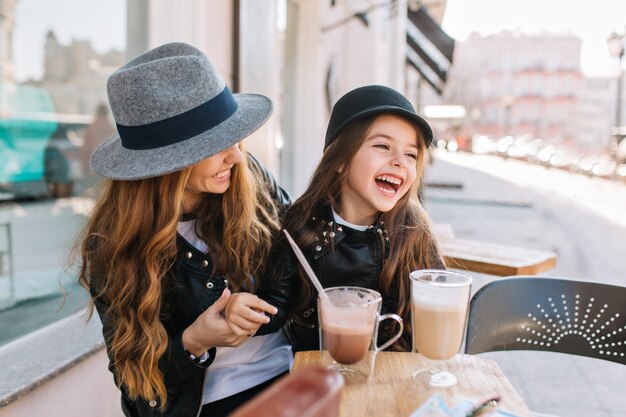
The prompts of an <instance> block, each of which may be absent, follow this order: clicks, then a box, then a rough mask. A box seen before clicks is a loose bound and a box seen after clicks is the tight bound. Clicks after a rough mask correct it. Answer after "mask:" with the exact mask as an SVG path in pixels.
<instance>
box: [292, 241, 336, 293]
mask: <svg viewBox="0 0 626 417" xmlns="http://www.w3.org/2000/svg"><path fill="white" fill-rule="evenodd" d="M283 232H285V236H287V240H288V241H289V244H290V245H291V249H293V251H294V253H295V254H296V257H297V258H298V260H299V261H300V264H301V265H302V267H303V268H304V270H305V271H306V273H307V275H308V276H309V278H310V279H311V282H312V283H313V285H314V286H315V288H316V289H317V292H318V293H319V294H320V296H321V297H322V298H323V299H325V300H327V301H330V298H328V294H326V291H324V287H322V283H321V282H320V280H319V279H317V277H316V276H315V272H313V269H311V265H309V263H308V262H307V260H306V258H305V257H304V254H303V253H302V251H301V250H300V248H299V247H298V245H297V244H296V242H294V241H293V239H292V238H291V235H290V234H289V232H288V231H287V230H286V229H283Z"/></svg>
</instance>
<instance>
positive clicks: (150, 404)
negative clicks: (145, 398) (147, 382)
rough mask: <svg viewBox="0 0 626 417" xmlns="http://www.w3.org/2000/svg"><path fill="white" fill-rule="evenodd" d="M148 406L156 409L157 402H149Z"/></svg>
mask: <svg viewBox="0 0 626 417" xmlns="http://www.w3.org/2000/svg"><path fill="white" fill-rule="evenodd" d="M148 405H149V406H150V407H152V408H154V407H156V406H157V402H156V401H154V400H150V402H149V403H148Z"/></svg>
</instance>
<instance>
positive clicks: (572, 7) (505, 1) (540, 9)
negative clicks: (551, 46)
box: [442, 0, 626, 76]
mask: <svg viewBox="0 0 626 417" xmlns="http://www.w3.org/2000/svg"><path fill="white" fill-rule="evenodd" d="M442 27H443V29H444V30H445V31H446V32H447V33H448V34H449V35H450V36H452V37H453V38H455V39H458V40H464V39H467V37H468V35H469V34H470V33H471V32H473V31H476V32H478V33H480V34H481V35H488V34H493V33H497V32H500V31H502V30H506V29H510V30H513V29H519V30H520V31H522V32H533V33H537V32H541V31H548V32H553V33H560V32H564V31H569V32H570V33H573V34H575V35H578V36H579V37H580V38H581V39H582V41H583V44H582V50H581V67H582V70H583V72H584V73H585V74H586V75H603V76H607V75H614V74H615V73H616V71H617V63H616V59H615V58H611V56H610V55H609V52H608V49H607V44H606V39H607V37H608V36H609V34H610V33H611V32H613V31H616V32H620V33H623V32H624V30H626V0H593V1H580V0H448V2H447V6H446V13H445V15H444V19H443V22H442Z"/></svg>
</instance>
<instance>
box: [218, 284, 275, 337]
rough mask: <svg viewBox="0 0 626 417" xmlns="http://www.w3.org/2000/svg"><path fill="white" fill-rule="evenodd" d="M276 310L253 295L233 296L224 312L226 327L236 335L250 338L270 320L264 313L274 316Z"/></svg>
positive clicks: (245, 293) (241, 294)
mask: <svg viewBox="0 0 626 417" xmlns="http://www.w3.org/2000/svg"><path fill="white" fill-rule="evenodd" d="M277 312H278V309H277V308H276V307H274V306H272V305H270V304H268V303H267V302H265V301H263V300H261V299H260V298H259V297H257V296H256V295H254V294H250V293H247V292H240V293H236V294H233V295H232V296H231V297H230V301H229V302H228V305H227V306H226V309H225V310H224V313H225V314H224V315H225V317H226V321H227V322H228V325H229V326H230V328H231V329H232V331H233V332H234V333H235V334H237V335H248V336H252V335H254V333H256V331H257V330H258V329H259V327H261V325H262V324H267V323H269V321H270V318H269V317H267V316H266V315H265V314H264V313H268V314H272V315H273V314H276V313H277Z"/></svg>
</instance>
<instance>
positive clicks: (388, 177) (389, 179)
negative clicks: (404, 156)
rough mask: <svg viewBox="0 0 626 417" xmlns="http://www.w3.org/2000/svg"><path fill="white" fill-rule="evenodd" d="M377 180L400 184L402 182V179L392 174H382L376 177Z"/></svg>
mask: <svg viewBox="0 0 626 417" xmlns="http://www.w3.org/2000/svg"><path fill="white" fill-rule="evenodd" d="M376 179H377V180H380V181H385V182H388V183H390V184H396V185H400V184H402V180H401V179H400V178H396V177H392V176H391V175H380V176H378V177H376Z"/></svg>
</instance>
